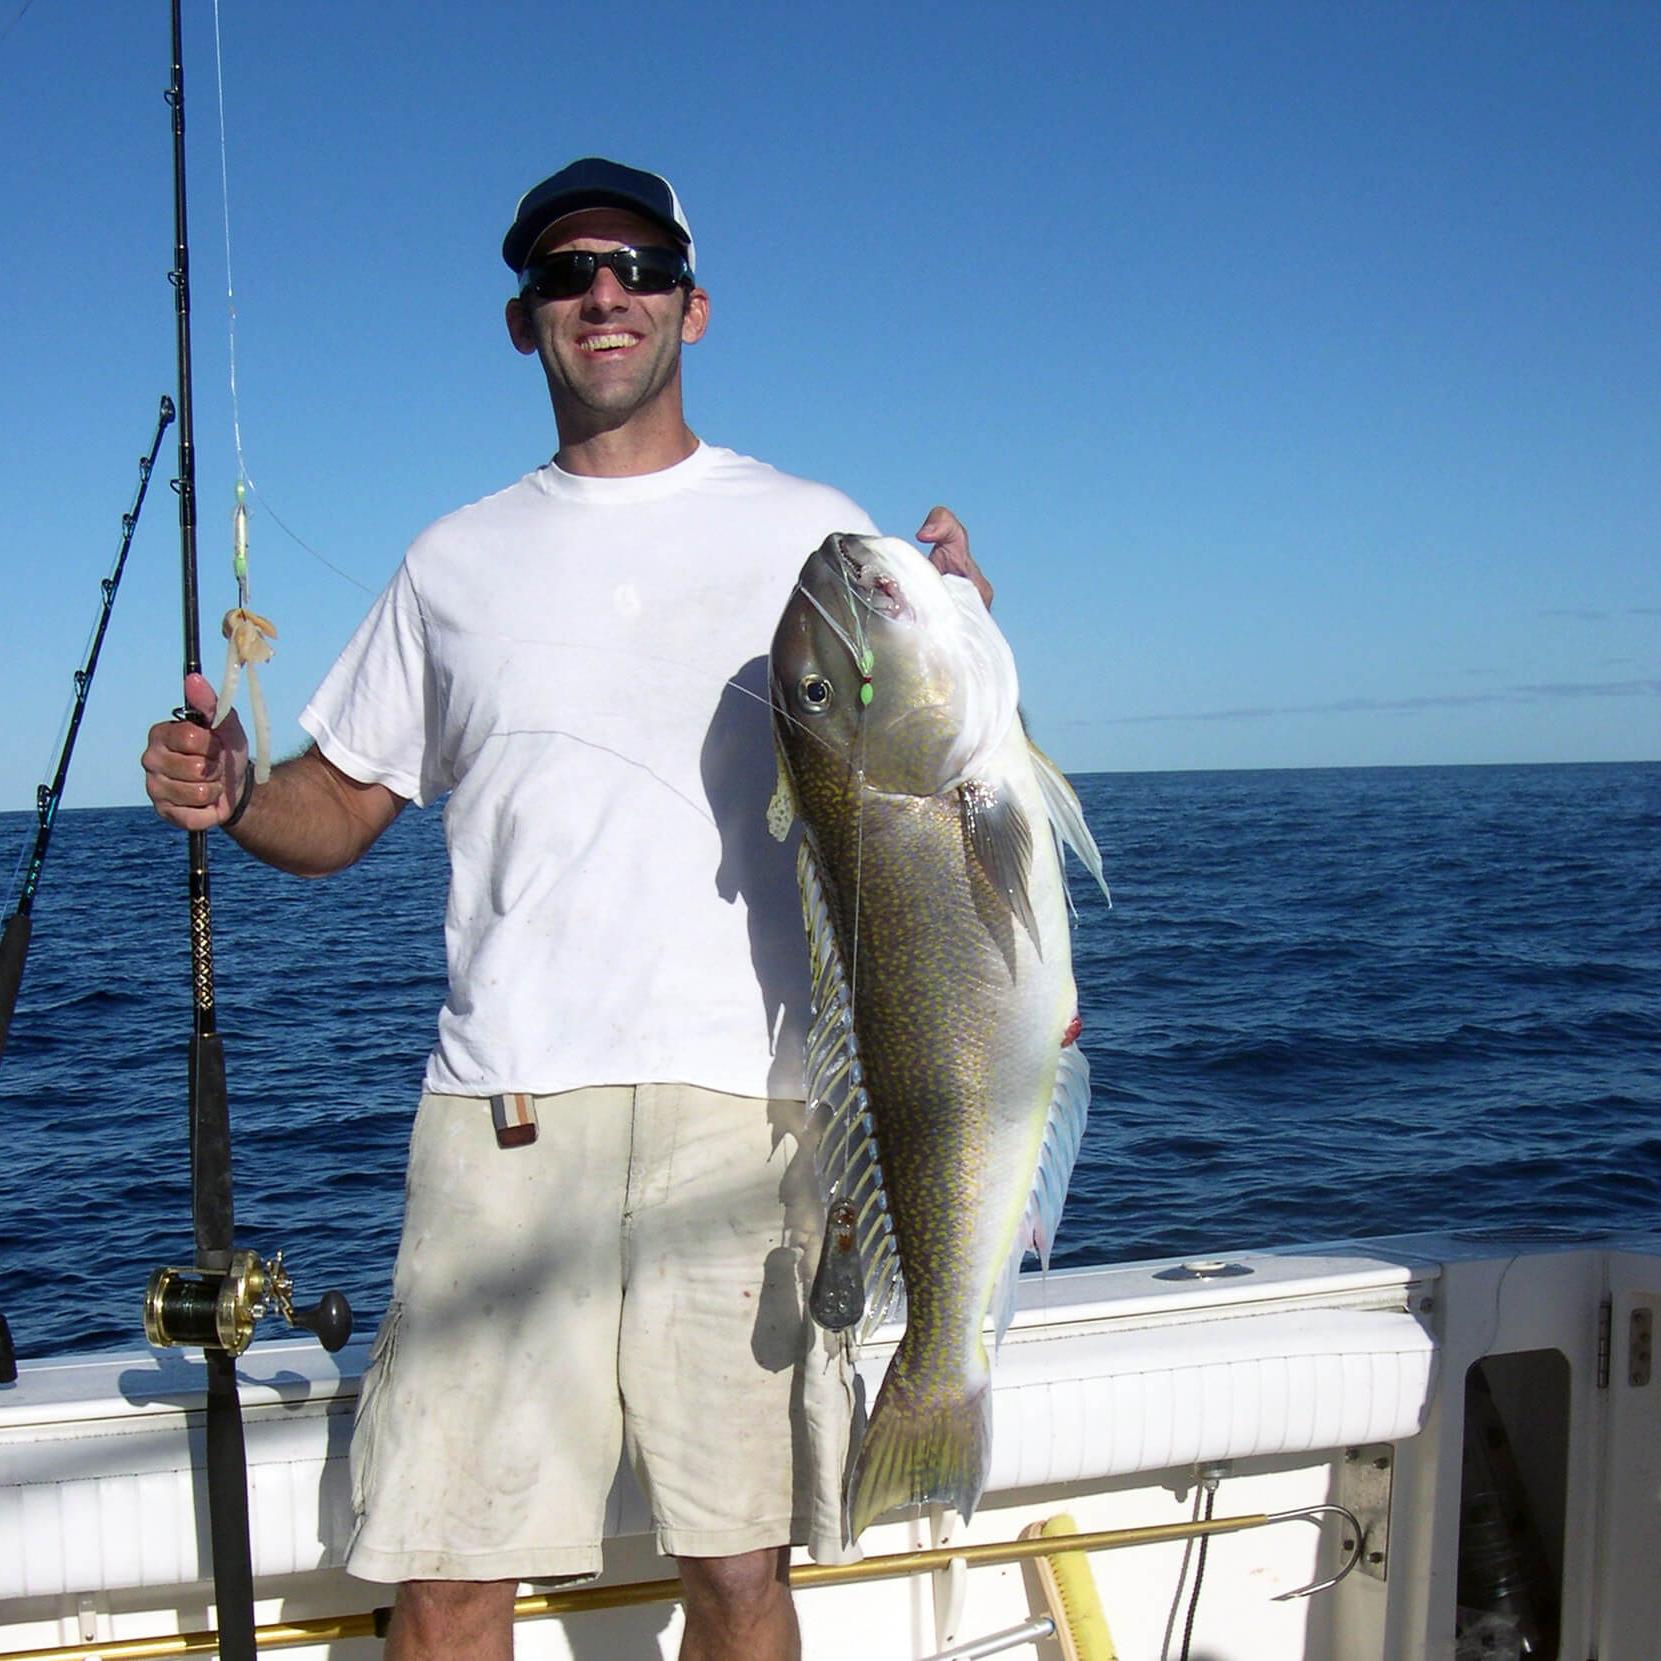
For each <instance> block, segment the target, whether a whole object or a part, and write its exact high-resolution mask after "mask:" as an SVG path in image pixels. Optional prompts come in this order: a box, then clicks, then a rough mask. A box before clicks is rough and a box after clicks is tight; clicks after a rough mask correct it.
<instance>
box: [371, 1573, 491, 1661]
mask: <svg viewBox="0 0 1661 1661" xmlns="http://www.w3.org/2000/svg"><path fill="white" fill-rule="evenodd" d="M515 1590H516V1582H514V1581H511V1580H411V1581H406V1582H405V1583H404V1584H403V1585H402V1586H400V1587H399V1588H398V1597H397V1601H396V1602H395V1603H394V1604H393V1608H392V1624H391V1626H389V1627H388V1628H387V1634H386V1661H513V1594H514V1592H515Z"/></svg>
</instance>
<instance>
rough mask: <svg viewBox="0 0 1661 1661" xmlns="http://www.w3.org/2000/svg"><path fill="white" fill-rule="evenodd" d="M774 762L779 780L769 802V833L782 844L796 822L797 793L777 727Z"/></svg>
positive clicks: (774, 738)
mask: <svg viewBox="0 0 1661 1661" xmlns="http://www.w3.org/2000/svg"><path fill="white" fill-rule="evenodd" d="M773 760H774V762H775V764H776V765H777V767H778V778H777V779H776V780H775V781H774V784H773V794H772V796H771V797H770V798H769V799H768V802H767V833H768V835H769V836H771V837H772V838H773V840H774V841H775V842H782V841H784V839H785V838H786V837H787V836H789V834H790V827H791V826H792V825H793V824H794V823H795V822H796V791H795V787H794V786H793V785H792V784H791V782H790V768H789V765H788V764H787V763H786V761H785V759H784V745H783V744H781V743H780V742H779V734H778V729H777V728H776V727H775V728H774V730H773Z"/></svg>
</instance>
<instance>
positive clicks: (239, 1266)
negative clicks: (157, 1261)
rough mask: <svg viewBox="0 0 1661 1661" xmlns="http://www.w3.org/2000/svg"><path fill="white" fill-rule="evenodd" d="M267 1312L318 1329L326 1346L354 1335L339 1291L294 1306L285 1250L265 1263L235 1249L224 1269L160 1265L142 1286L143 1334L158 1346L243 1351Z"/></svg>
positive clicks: (329, 1347) (332, 1346) (333, 1347)
mask: <svg viewBox="0 0 1661 1661" xmlns="http://www.w3.org/2000/svg"><path fill="white" fill-rule="evenodd" d="M268 1312H274V1313H276V1314H278V1315H281V1316H282V1318H283V1319H284V1320H285V1321H286V1322H287V1323H288V1324H289V1325H290V1326H297V1327H304V1328H305V1329H306V1330H307V1331H309V1332H313V1333H315V1334H316V1335H317V1338H318V1341H319V1342H320V1343H321V1344H322V1346H323V1348H324V1349H326V1350H338V1349H339V1348H340V1347H341V1345H343V1344H344V1343H345V1342H346V1340H347V1339H348V1338H350V1337H351V1336H352V1310H351V1306H350V1305H349V1304H348V1303H347V1301H346V1299H345V1298H344V1297H343V1296H342V1295H341V1294H340V1293H339V1292H325V1293H324V1294H323V1296H322V1297H321V1298H319V1299H318V1301H317V1302H316V1303H315V1304H313V1305H312V1306H311V1307H310V1308H309V1309H296V1308H295V1307H294V1282H293V1280H292V1279H290V1278H289V1273H288V1271H287V1270H286V1269H285V1268H284V1267H283V1254H282V1253H281V1252H278V1253H277V1255H276V1256H275V1257H274V1258H272V1259H271V1261H270V1262H269V1263H267V1262H266V1261H265V1260H264V1259H263V1258H261V1256H260V1254H259V1253H258V1252H256V1251H251V1250H247V1249H244V1250H242V1251H234V1252H232V1253H231V1261H230V1267H229V1268H227V1269H224V1270H215V1269H197V1268H190V1269H181V1268H168V1269H157V1270H156V1271H155V1273H154V1274H152V1275H151V1276H150V1281H149V1284H148V1285H147V1286H146V1287H145V1289H144V1336H145V1337H146V1338H147V1339H149V1341H150V1342H151V1343H152V1344H154V1345H155V1346H156V1348H158V1349H166V1348H167V1347H168V1346H170V1345H174V1344H189V1345H200V1346H201V1347H202V1348H204V1349H219V1350H224V1351H226V1352H227V1353H228V1354H230V1355H241V1354H242V1352H243V1351H244V1350H245V1349H247V1348H248V1345H249V1344H250V1343H251V1342H252V1341H253V1337H254V1327H255V1325H256V1324H257V1323H258V1322H259V1321H260V1320H261V1319H262V1318H263V1317H264V1316H265V1315H266V1314H267V1313H268Z"/></svg>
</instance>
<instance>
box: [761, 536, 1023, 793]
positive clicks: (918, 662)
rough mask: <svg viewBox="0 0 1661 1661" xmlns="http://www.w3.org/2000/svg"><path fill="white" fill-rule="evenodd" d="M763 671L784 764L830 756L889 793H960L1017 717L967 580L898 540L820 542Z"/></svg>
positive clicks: (993, 631) (1005, 664) (1005, 650)
mask: <svg viewBox="0 0 1661 1661" xmlns="http://www.w3.org/2000/svg"><path fill="white" fill-rule="evenodd" d="M769 669H770V673H771V678H772V695H773V708H774V717H775V726H776V728H777V730H778V733H779V739H780V743H781V744H782V745H783V747H784V750H785V753H786V755H787V757H789V758H790V760H791V762H792V764H793V765H794V766H797V767H798V769H799V768H800V766H802V765H803V764H808V765H811V764H812V763H813V762H814V761H815V760H817V761H820V762H822V761H824V760H825V759H827V758H833V759H835V760H836V761H837V762H839V763H841V764H845V765H846V766H848V767H850V768H852V769H854V770H855V771H856V772H857V773H858V774H860V775H861V777H862V778H863V781H864V783H865V784H866V786H868V787H869V788H871V789H875V790H880V791H884V792H887V793H891V794H903V795H913V796H933V795H937V794H939V793H940V792H941V791H945V790H950V789H954V788H955V787H956V786H957V785H958V784H960V783H961V782H962V781H963V780H964V779H965V778H967V777H969V776H970V775H971V774H973V773H974V772H975V771H976V769H977V766H978V765H979V764H980V763H981V762H982V761H984V760H985V759H986V758H987V757H989V756H990V755H991V754H992V752H993V751H994V750H996V749H997V747H998V745H999V744H1000V743H1002V741H1003V739H1004V737H1005V735H1006V734H1007V733H1008V731H1009V728H1010V725H1011V724H1012V723H1013V722H1014V721H1015V720H1016V718H1017V704H1018V702H1019V689H1018V687H1017V683H1016V676H1015V660H1014V658H1013V656H1012V655H1011V653H1010V650H1009V646H1008V644H1007V642H1006V641H1005V640H1004V638H1003V635H1002V634H1001V633H1000V632H999V631H998V628H997V625H996V624H994V623H993V621H992V619H991V617H990V616H989V615H988V613H987V611H986V608H985V606H984V605H983V604H982V603H981V599H980V596H979V595H978V594H977V593H976V592H975V589H974V586H973V584H971V583H969V582H968V581H966V580H965V579H963V578H961V577H952V578H947V577H943V576H942V575H941V573H940V572H939V571H938V570H937V569H936V568H935V567H934V566H933V565H932V564H931V563H930V562H929V561H928V559H926V558H925V557H924V556H923V555H922V554H921V553H919V552H918V551H917V550H916V549H915V548H913V547H912V546H911V545H910V544H909V543H906V542H902V541H900V540H899V539H898V538H897V537H886V536H885V537H872V536H855V535H852V534H849V533H846V532H836V533H833V534H832V535H830V536H828V537H826V538H825V540H824V542H823V543H821V544H820V546H819V547H818V548H817V549H815V550H814V552H813V553H812V554H811V555H810V556H809V557H808V561H807V563H806V564H805V565H804V566H803V567H802V571H801V575H800V576H799V577H798V578H797V580H796V587H795V590H794V591H793V592H792V594H791V596H790V601H789V603H788V604H787V605H786V607H785V609H784V615H783V616H782V617H781V618H780V620H779V625H778V628H777V630H776V631H775V633H774V636H773V646H772V651H771V653H770V655H769Z"/></svg>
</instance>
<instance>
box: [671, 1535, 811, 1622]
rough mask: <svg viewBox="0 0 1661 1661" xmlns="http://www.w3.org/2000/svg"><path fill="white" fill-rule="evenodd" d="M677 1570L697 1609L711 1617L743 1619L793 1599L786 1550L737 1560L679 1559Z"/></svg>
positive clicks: (776, 1549) (771, 1548)
mask: <svg viewBox="0 0 1661 1661" xmlns="http://www.w3.org/2000/svg"><path fill="white" fill-rule="evenodd" d="M675 1564H676V1567H677V1568H678V1569H679V1570H680V1575H681V1582H682V1584H683V1585H684V1586H685V1587H686V1601H687V1605H688V1610H689V1612H690V1611H691V1608H692V1607H693V1606H697V1607H698V1608H699V1609H700V1610H702V1611H707V1612H708V1613H710V1614H718V1615H722V1616H729V1617H730V1616H735V1615H743V1614H745V1613H747V1612H749V1611H753V1610H757V1609H766V1608H771V1607H774V1606H775V1605H777V1604H778V1603H779V1601H780V1600H781V1599H782V1600H783V1601H785V1602H788V1601H789V1598H790V1553H789V1550H788V1549H787V1548H786V1547H784V1546H768V1547H766V1548H764V1549H763V1550H761V1551H746V1552H740V1553H738V1555H736V1556H734V1557H678V1558H676V1559H675Z"/></svg>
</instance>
